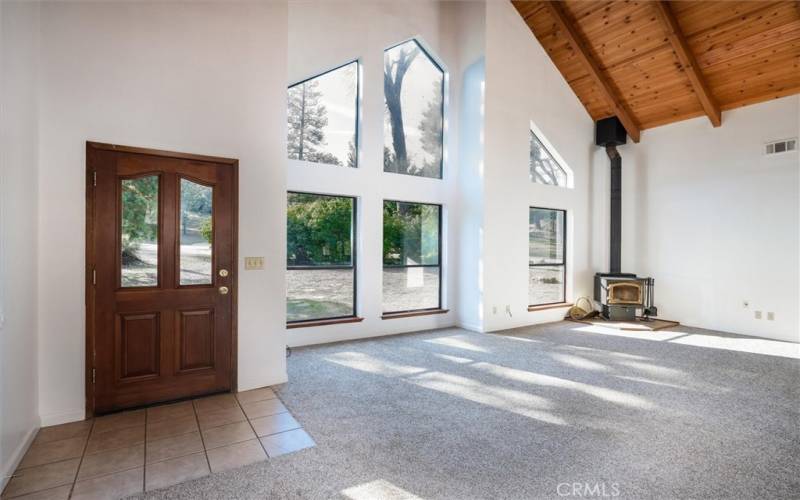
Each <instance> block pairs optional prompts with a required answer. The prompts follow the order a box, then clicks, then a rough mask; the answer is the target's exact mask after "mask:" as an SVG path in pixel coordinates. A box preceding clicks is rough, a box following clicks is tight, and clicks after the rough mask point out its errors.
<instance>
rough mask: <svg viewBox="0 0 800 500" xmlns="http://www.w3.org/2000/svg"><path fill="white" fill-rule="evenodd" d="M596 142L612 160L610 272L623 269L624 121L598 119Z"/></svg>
mask: <svg viewBox="0 0 800 500" xmlns="http://www.w3.org/2000/svg"><path fill="white" fill-rule="evenodd" d="M594 133H595V139H594V140H595V144H597V145H598V146H602V147H604V148H606V154H608V159H609V160H611V224H610V227H611V234H610V235H609V236H610V237H609V241H610V247H611V254H610V255H609V273H611V274H619V273H620V272H621V271H622V265H621V264H622V262H621V261H622V157H621V156H620V155H619V151H617V146H621V145H623V144H625V142H626V141H627V134H626V133H625V127H623V126H622V122H621V121H619V119H618V118H617V117H616V116H611V117H609V118H604V119H602V120H598V121H597V122H596V123H595V131H594Z"/></svg>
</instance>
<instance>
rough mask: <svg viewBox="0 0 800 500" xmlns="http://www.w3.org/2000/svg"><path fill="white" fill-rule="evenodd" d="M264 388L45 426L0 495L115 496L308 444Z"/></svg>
mask: <svg viewBox="0 0 800 500" xmlns="http://www.w3.org/2000/svg"><path fill="white" fill-rule="evenodd" d="M314 445H315V444H314V441H313V440H312V439H311V437H310V436H309V435H308V434H307V433H306V432H305V431H304V430H303V429H302V427H301V426H300V424H299V423H298V422H297V420H295V419H294V417H293V416H292V415H291V413H289V411H288V410H287V409H286V407H285V406H283V403H281V401H280V399H278V398H277V397H276V395H275V393H274V392H273V391H272V389H270V388H269V387H265V388H262V389H255V390H252V391H247V392H240V393H238V394H235V395H234V394H219V395H216V396H209V397H206V398H199V399H195V400H193V401H183V402H180V403H173V404H166V405H161V406H154V407H151V408H146V409H141V410H133V411H125V412H122V413H116V414H113V415H107V416H103V417H98V418H95V419H93V420H86V421H83V422H73V423H69V424H63V425H57V426H54V427H45V428H43V429H41V430H40V431H39V433H38V434H37V435H36V438H35V439H34V441H33V444H31V447H30V448H29V449H28V452H27V453H26V454H25V457H24V458H23V459H22V462H20V465H19V467H18V468H17V470H16V472H15V473H14V476H13V477H12V479H11V481H9V483H8V485H7V486H6V489H5V491H4V492H3V495H2V498H3V499H5V498H20V499H22V498H24V499H67V498H75V499H95V498H96V499H110V498H122V497H126V496H128V495H133V494H136V493H140V492H142V491H145V490H148V491H149V490H154V489H157V488H163V487H166V486H172V485H174V484H178V483H182V482H185V481H189V480H191V479H196V478H199V477H203V476H206V475H208V474H213V473H215V472H220V471H224V470H227V469H232V468H236V467H241V466H243V465H248V464H251V463H255V462H259V461H262V460H267V459H268V457H276V456H278V455H283V454H286V453H291V452H294V451H297V450H301V449H304V448H309V447H312V446H314Z"/></svg>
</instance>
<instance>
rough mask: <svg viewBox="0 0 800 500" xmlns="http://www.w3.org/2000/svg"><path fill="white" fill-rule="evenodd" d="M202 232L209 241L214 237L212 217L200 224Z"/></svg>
mask: <svg viewBox="0 0 800 500" xmlns="http://www.w3.org/2000/svg"><path fill="white" fill-rule="evenodd" d="M200 234H202V235H203V238H205V240H206V241H207V242H209V243H211V239H212V238H213V237H214V230H213V227H212V225H211V217H208V218H206V220H204V221H203V223H202V224H201V225H200Z"/></svg>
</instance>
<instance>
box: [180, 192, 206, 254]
mask: <svg viewBox="0 0 800 500" xmlns="http://www.w3.org/2000/svg"><path fill="white" fill-rule="evenodd" d="M213 195H214V191H213V189H212V188H211V187H209V186H204V185H202V184H198V183H196V182H192V181H190V180H187V179H181V231H182V233H183V234H188V233H189V232H190V231H192V232H194V231H197V232H199V233H200V234H201V235H202V236H203V238H205V240H206V241H207V242H209V243H211V238H212V236H211V235H212V225H211V211H212V203H213V199H212V198H213Z"/></svg>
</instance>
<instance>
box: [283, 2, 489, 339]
mask: <svg viewBox="0 0 800 500" xmlns="http://www.w3.org/2000/svg"><path fill="white" fill-rule="evenodd" d="M475 5H478V6H479V7H480V4H474V5H473V4H471V3H469V2H449V3H438V2H407V3H403V2H362V1H350V2H325V3H321V2H290V4H289V80H288V82H287V84H288V83H291V82H296V81H300V80H303V79H306V78H309V77H312V76H315V75H317V74H319V73H321V72H323V71H325V70H327V69H330V68H333V67H336V66H339V65H341V64H344V63H346V62H348V61H352V60H353V59H359V61H360V63H361V69H362V101H361V109H360V111H361V124H360V125H361V128H360V131H361V136H360V138H359V146H360V151H359V154H360V157H359V158H360V164H359V168H355V169H353V168H346V167H338V166H330V165H319V164H313V163H309V162H304V161H297V160H291V161H288V188H289V190H293V191H307V192H315V193H326V194H341V195H348V196H355V197H357V198H358V204H359V212H360V213H359V220H358V229H359V234H358V239H357V245H358V247H357V255H358V266H357V267H358V276H357V280H358V291H359V293H358V295H359V296H358V303H357V310H358V315H359V316H361V317H363V318H364V321H363V322H360V323H347V324H340V325H326V326H321V327H313V328H299V329H292V330H289V332H288V338H289V344H290V345H293V346H296V345H305V344H314V343H320V342H331V341H337V340H345V339H353V338H361V337H372V336H376V335H386V334H392V333H400V332H408V331H416V330H423V329H429V328H437V327H443V326H451V325H453V324H455V321H456V319H455V318H456V313H455V311H454V310H451V311H450V312H449V313H447V314H441V315H432V316H419V317H413V318H404V319H402V320H398V319H395V320H382V319H381V318H380V316H381V292H382V288H381V287H382V282H381V276H382V253H381V252H382V213H383V209H382V206H383V205H382V203H383V200H384V199H394V200H404V201H417V202H425V203H438V204H442V205H443V208H444V212H443V221H444V224H443V240H444V241H443V247H444V248H443V254H442V255H443V278H444V279H443V280H442V286H443V289H442V291H443V307H445V308H450V309H455V307H456V302H457V293H456V290H457V276H456V274H457V273H455V272H454V270H455V268H456V267H455V266H456V265H457V259H458V245H457V244H456V243H457V239H456V238H457V234H458V223H459V219H458V213H457V210H456V203H457V200H456V186H457V182H458V172H459V169H460V165H459V162H458V131H459V128H458V123H459V106H458V102H459V96H460V88H461V71H462V69H461V63H462V61H463V60H468V59H469V56H465V55H464V54H463V53H462V52H463V51H465V50H467V49H466V48H465V46H466V44H464V43H460V40H461V37H464V36H466V31H465V30H464V26H466V25H467V23H469V25H470V26H474V25H475V24H477V25H478V26H479V27H480V26H481V25H482V8H478V9H477V10H476V9H475ZM470 13H471V14H470ZM475 15H477V16H478V18H480V19H478V20H476V17H475ZM415 37H416V38H418V39H420V40H421V41H422V42H423V44H425V46H426V48H428V49H429V50H430V51H431V52H432V55H433V56H434V57H436V58H438V62H439V63H441V64H442V65H443V66H444V67H445V69H446V70H447V73H448V83H449V85H448V92H447V94H446V105H445V106H446V125H445V127H446V128H445V143H446V148H445V165H444V179H442V180H439V179H428V178H421V177H413V176H407V175H399V174H391V173H384V172H383V112H384V99H383V51H384V49H386V48H389V47H391V46H393V45H396V44H397V43H399V42H402V41H405V40H408V39H410V38H415Z"/></svg>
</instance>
